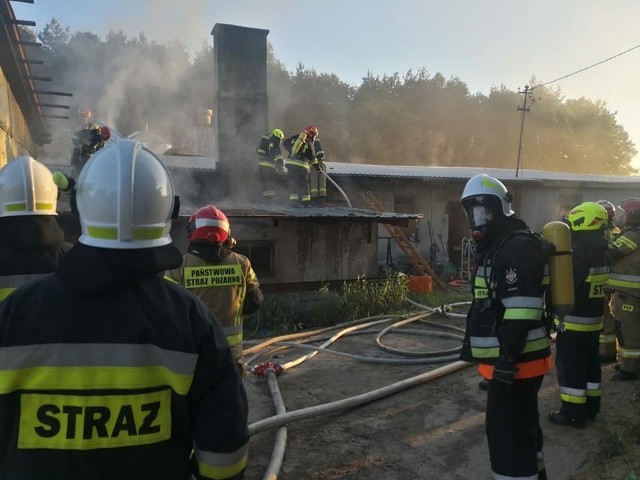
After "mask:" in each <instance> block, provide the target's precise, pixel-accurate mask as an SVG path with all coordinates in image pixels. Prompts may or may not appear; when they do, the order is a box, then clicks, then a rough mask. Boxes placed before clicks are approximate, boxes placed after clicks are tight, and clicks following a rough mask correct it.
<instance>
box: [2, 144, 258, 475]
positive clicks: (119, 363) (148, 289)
mask: <svg viewBox="0 0 640 480" xmlns="http://www.w3.org/2000/svg"><path fill="white" fill-rule="evenodd" d="M77 201H78V210H79V215H80V226H81V229H82V235H81V236H80V239H79V242H78V243H77V244H76V245H75V246H74V247H73V249H72V250H71V251H70V252H69V254H68V255H66V256H65V257H63V259H62V260H61V262H60V264H59V266H58V269H57V270H56V273H55V275H49V276H47V277H46V278H44V279H41V280H37V281H36V282H34V283H31V284H29V285H24V286H22V287H20V288H18V289H17V290H15V291H14V292H13V293H12V294H11V295H10V296H9V297H8V298H7V299H6V300H5V301H4V302H2V303H1V304H0V370H1V371H2V372H3V375H2V376H0V404H1V405H2V408H1V409H0V471H1V472H13V473H14V475H13V476H12V478H14V477H15V478H18V477H19V478H30V479H31V478H33V479H36V478H50V479H54V480H56V479H65V480H80V479H82V480H84V479H87V478H114V479H115V478H117V479H122V480H134V479H141V478H153V479H158V480H161V479H166V480H174V479H178V478H179V479H186V478H189V477H190V475H194V476H196V477H197V478H198V479H236V478H240V477H241V476H242V475H243V471H244V468H245V465H246V461H247V443H248V428H247V398H246V394H245V391H244V388H243V385H242V382H241V380H240V376H239V375H238V372H237V370H236V368H235V363H234V361H233V357H232V356H231V350H230V349H229V347H228V345H227V342H226V340H225V337H224V334H223V332H222V330H221V329H220V326H219V325H217V323H216V322H215V321H214V320H213V319H212V318H211V317H210V315H209V312H208V311H207V308H206V306H205V305H204V304H203V303H202V302H201V301H200V300H199V299H197V298H195V297H194V296H193V295H190V294H188V293H187V292H186V291H185V290H184V289H182V288H180V287H178V286H176V285H174V284H172V283H170V282H167V281H165V280H164V279H163V278H162V272H164V271H165V270H166V269H170V268H174V267H177V266H178V265H180V262H181V260H182V258H181V255H180V252H179V251H178V250H177V248H176V247H174V246H173V245H172V244H171V237H170V236H169V230H170V227H171V218H172V217H173V216H174V215H175V214H176V213H177V209H176V205H177V203H176V198H175V197H174V187H173V182H172V179H171V176H170V175H169V172H168V170H167V169H166V167H165V166H164V165H163V163H162V162H161V160H160V159H159V158H158V157H156V156H155V155H154V154H153V153H152V152H150V151H149V150H146V149H145V148H144V147H143V146H142V145H141V144H140V143H138V142H135V141H133V140H129V139H123V140H118V141H117V142H115V143H113V144H111V145H108V146H106V147H105V148H103V149H101V150H100V151H99V152H98V153H96V154H95V155H94V156H93V157H92V158H91V159H90V160H89V162H88V163H87V165H86V166H85V168H84V169H83V170H82V173H81V174H80V178H79V179H78V188H77Z"/></svg>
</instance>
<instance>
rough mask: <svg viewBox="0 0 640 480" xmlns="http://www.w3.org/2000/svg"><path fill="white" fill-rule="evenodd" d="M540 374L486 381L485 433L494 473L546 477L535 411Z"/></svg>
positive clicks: (537, 416)
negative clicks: (505, 380) (487, 389)
mask: <svg viewBox="0 0 640 480" xmlns="http://www.w3.org/2000/svg"><path fill="white" fill-rule="evenodd" d="M543 378H544V375H540V376H538V377H532V378H524V379H519V380H514V382H513V383H512V384H510V385H507V384H505V383H503V382H499V381H497V380H491V381H489V391H488V392H487V416H486V433H487V442H488V444H489V457H490V459H491V470H492V471H493V473H494V476H503V477H508V478H512V479H517V478H522V479H531V478H538V479H546V478H547V477H546V471H545V468H544V457H543V450H542V446H543V439H542V430H541V428H540V422H539V415H538V392H539V390H540V385H541V384H542V379H543ZM536 475H537V476H536Z"/></svg>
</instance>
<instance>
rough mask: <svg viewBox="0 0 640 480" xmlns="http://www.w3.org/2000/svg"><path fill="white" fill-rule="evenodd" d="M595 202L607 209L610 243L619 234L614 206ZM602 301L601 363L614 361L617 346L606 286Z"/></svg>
mask: <svg viewBox="0 0 640 480" xmlns="http://www.w3.org/2000/svg"><path fill="white" fill-rule="evenodd" d="M596 203H597V204H598V205H601V206H603V207H604V209H605V210H606V211H607V229H606V232H605V237H606V239H607V241H608V243H609V245H611V244H612V243H613V242H614V241H615V240H616V238H618V235H620V228H618V226H617V225H616V224H615V220H616V207H615V205H614V204H613V203H611V202H610V201H609V200H598V201H597V202H596ZM604 301H605V311H604V319H603V322H602V332H600V340H599V342H600V347H599V355H600V363H601V364H607V363H615V362H616V356H617V353H618V347H617V345H616V330H615V326H614V320H613V317H612V316H611V309H610V305H611V292H610V291H609V289H608V288H605V297H604Z"/></svg>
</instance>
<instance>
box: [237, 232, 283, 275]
mask: <svg viewBox="0 0 640 480" xmlns="http://www.w3.org/2000/svg"><path fill="white" fill-rule="evenodd" d="M233 251H234V252H237V253H240V254H242V255H244V256H245V257H247V258H248V259H249V260H250V261H251V266H252V267H253V271H254V272H256V275H257V276H258V279H260V278H265V277H275V267H274V266H275V258H274V256H275V254H274V252H275V244H274V243H273V242H255V241H254V242H252V241H244V240H243V241H242V246H240V245H238V246H236V247H235V248H234V249H233Z"/></svg>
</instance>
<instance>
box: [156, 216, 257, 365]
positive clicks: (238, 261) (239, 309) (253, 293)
mask: <svg viewBox="0 0 640 480" xmlns="http://www.w3.org/2000/svg"><path fill="white" fill-rule="evenodd" d="M187 233H188V238H189V247H188V252H187V253H186V254H185V255H184V260H183V264H182V266H181V267H180V268H176V269H174V270H171V271H169V272H167V274H166V277H167V278H168V279H169V280H172V281H174V282H176V283H178V284H180V285H182V286H183V287H185V288H187V289H188V290H189V291H191V292H192V293H194V294H195V295H196V296H198V297H199V298H201V299H202V301H203V302H204V303H205V304H206V305H207V306H208V307H209V310H210V311H211V313H212V314H213V316H214V317H215V318H216V320H218V322H220V325H222V330H223V331H224V333H225V335H226V337H227V341H228V343H229V346H230V347H231V351H232V353H233V357H234V359H235V360H236V363H237V365H238V368H239V370H240V371H241V372H242V373H243V374H244V361H243V357H242V336H243V332H242V329H243V315H244V314H250V313H253V312H255V311H256V310H257V309H258V308H259V306H260V303H261V302H262V299H263V295H262V291H261V290H260V284H259V283H258V278H257V277H256V274H255V272H254V271H253V268H252V267H251V262H250V261H249V259H248V258H247V257H245V256H244V255H240V254H239V253H235V252H233V251H231V249H232V248H233V247H234V245H235V240H234V239H233V237H231V229H230V227H229V220H228V219H227V216H226V215H225V214H224V213H223V212H222V211H221V210H219V209H218V208H216V207H214V206H213V205H207V206H206V207H202V208H201V209H199V210H198V211H196V212H195V213H194V214H193V215H191V217H190V218H189V224H188V225H187Z"/></svg>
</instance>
